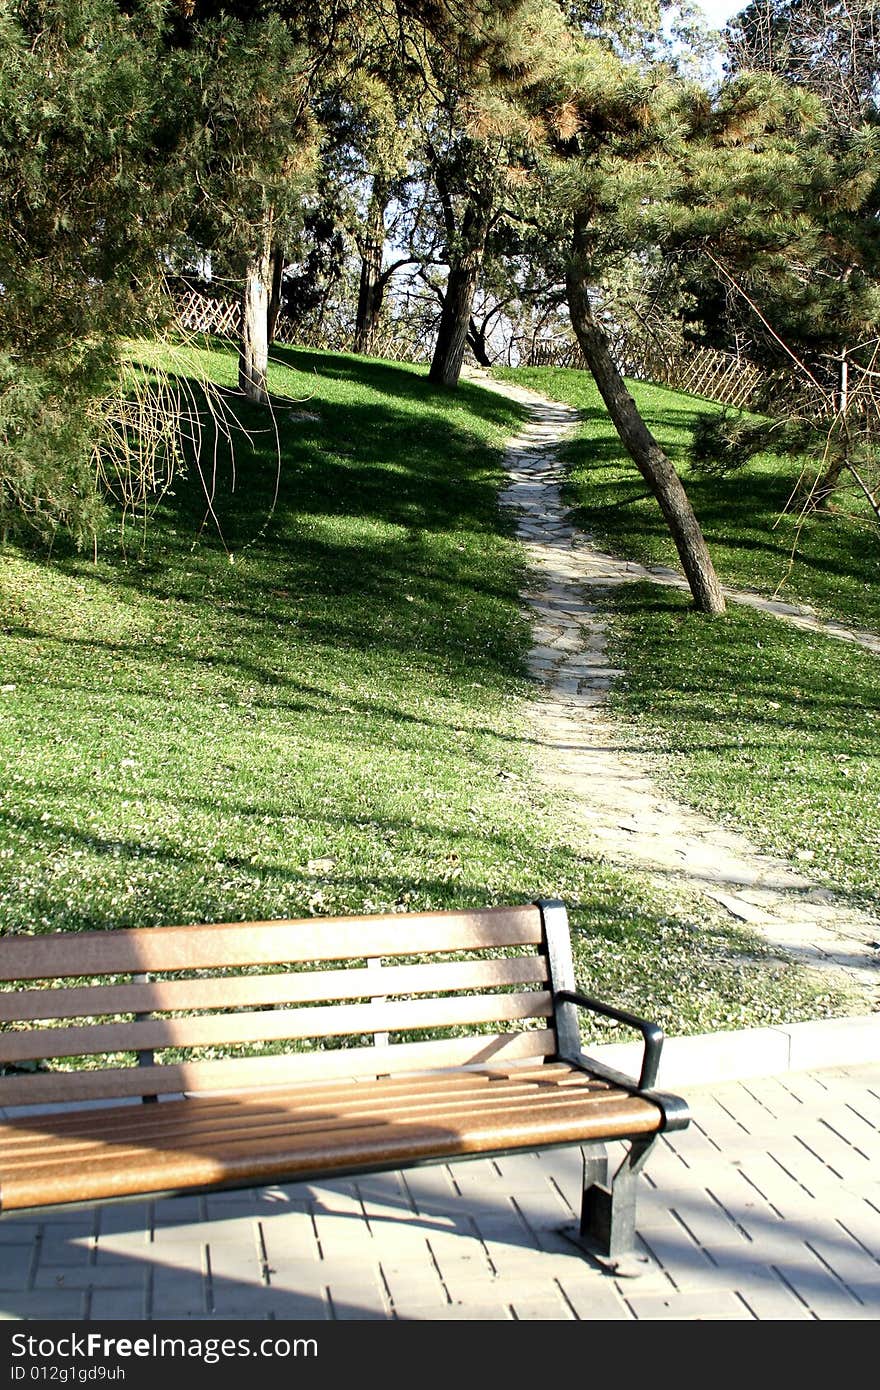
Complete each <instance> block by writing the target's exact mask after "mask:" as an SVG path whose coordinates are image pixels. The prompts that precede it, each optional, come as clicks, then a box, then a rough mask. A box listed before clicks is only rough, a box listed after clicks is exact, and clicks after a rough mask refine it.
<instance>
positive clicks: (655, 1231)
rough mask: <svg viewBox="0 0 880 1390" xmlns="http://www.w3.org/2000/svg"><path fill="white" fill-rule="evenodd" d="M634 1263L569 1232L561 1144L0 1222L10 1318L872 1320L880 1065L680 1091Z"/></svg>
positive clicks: (0, 1287) (572, 1162)
mask: <svg viewBox="0 0 880 1390" xmlns="http://www.w3.org/2000/svg"><path fill="white" fill-rule="evenodd" d="M684 1089H685V1092H686V1094H687V1095H688V1098H689V1100H690V1102H691V1105H692V1108H693V1114H694V1123H693V1124H692V1126H691V1128H690V1129H689V1130H687V1131H685V1132H684V1133H681V1134H672V1135H668V1136H663V1137H662V1138H661V1140H660V1142H659V1145H658V1149H657V1152H656V1153H655V1155H654V1156H653V1158H652V1160H651V1162H650V1164H649V1166H648V1171H647V1176H646V1177H644V1178H643V1179H642V1182H641V1193H640V1198H639V1201H640V1209H639V1221H638V1228H639V1257H640V1259H639V1263H638V1268H639V1270H640V1271H641V1272H640V1273H639V1274H638V1275H636V1276H635V1277H627V1278H622V1277H616V1276H614V1275H611V1274H609V1273H607V1272H606V1271H605V1270H603V1269H601V1268H600V1267H599V1266H597V1265H595V1264H593V1263H591V1262H590V1261H588V1260H587V1259H584V1258H583V1257H582V1256H581V1255H580V1254H579V1253H578V1252H577V1251H575V1250H574V1248H573V1247H572V1246H571V1245H570V1244H569V1243H568V1241H567V1240H566V1239H565V1238H564V1237H563V1236H562V1235H561V1234H560V1228H561V1227H562V1226H563V1225H564V1224H566V1223H567V1222H569V1221H570V1220H571V1218H572V1216H573V1214H574V1212H575V1211H576V1209H577V1206H578V1201H579V1181H580V1155H579V1151H578V1150H577V1149H573V1148H565V1149H558V1150H554V1151H551V1152H545V1153H523V1154H518V1155H515V1156H512V1157H507V1158H500V1159H498V1160H497V1161H493V1160H486V1159H481V1160H476V1161H471V1162H458V1163H453V1164H448V1165H439V1166H437V1167H434V1168H420V1169H411V1170H407V1171H402V1172H399V1173H392V1174H383V1175H380V1176H376V1177H372V1176H367V1177H365V1178H363V1179H361V1180H349V1181H345V1182H333V1183H326V1184H324V1183H301V1184H292V1185H289V1186H276V1187H272V1188H266V1189H261V1190H257V1191H253V1192H242V1193H228V1194H222V1195H220V1196H217V1197H207V1198H206V1197H203V1198H180V1199H165V1200H162V1201H158V1202H155V1203H143V1202H138V1203H132V1204H127V1205H116V1206H108V1207H96V1208H88V1209H84V1210H83V1211H79V1212H75V1213H69V1214H67V1215H66V1216H65V1215H64V1214H61V1215H60V1216H58V1217H51V1218H47V1219H45V1220H42V1221H33V1220H29V1219H12V1220H9V1219H7V1220H6V1221H4V1222H2V1223H0V1236H2V1238H3V1239H2V1247H0V1261H2V1270H3V1277H2V1279H0V1317H2V1318H4V1319H13V1320H42V1319H57V1320H62V1321H69V1320H74V1321H81V1320H89V1319H90V1320H92V1321H98V1322H100V1321H102V1320H105V1319H106V1320H111V1319H114V1318H126V1319H133V1320H143V1321H159V1320H164V1319H174V1318H184V1319H193V1320H214V1321H218V1322H230V1321H237V1320H250V1319H272V1318H275V1319H331V1320H332V1319H339V1320H344V1319H350V1318H355V1319H386V1320H387V1319H406V1320H419V1321H423V1320H447V1319H451V1320H472V1319H491V1320H495V1319H501V1320H505V1319H506V1320H523V1319H525V1320H557V1319H559V1320H586V1321H590V1320H594V1321H595V1320H600V1321H605V1320H643V1319H648V1320H677V1321H694V1320H704V1319H712V1320H715V1319H722V1320H729V1319H747V1320H750V1321H754V1320H756V1319H758V1320H803V1319H805V1318H806V1319H810V1320H824V1319H829V1318H830V1319H842V1318H846V1319H850V1318H855V1319H862V1318H877V1317H878V1316H880V1178H878V1175H880V1127H878V1124H877V1119H878V1117H880V1061H876V1062H874V1063H872V1064H871V1065H868V1066H863V1067H849V1068H826V1069H822V1070H816V1071H813V1072H807V1073H789V1074H785V1075H783V1076H780V1077H768V1076H765V1077H762V1078H752V1079H749V1080H743V1081H728V1082H723V1083H717V1084H715V1085H714V1086H692V1087H686V1088H684Z"/></svg>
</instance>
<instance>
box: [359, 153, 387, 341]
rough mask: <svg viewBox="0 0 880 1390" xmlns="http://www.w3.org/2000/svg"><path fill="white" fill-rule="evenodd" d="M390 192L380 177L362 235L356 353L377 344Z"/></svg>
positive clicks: (383, 287)
mask: <svg viewBox="0 0 880 1390" xmlns="http://www.w3.org/2000/svg"><path fill="white" fill-rule="evenodd" d="M387 205H388V193H387V191H386V188H385V185H384V184H382V183H380V182H379V180H378V179H376V180H375V181H374V183H373V193H372V197H371V198H370V206H369V207H368V209H367V218H366V222H365V224H364V231H363V235H362V236H361V237H360V238H359V241H358V248H359V250H360V253H361V278H360V285H359V286H358V302H357V316H356V318H355V326H354V350H355V352H363V353H371V352H372V351H373V349H374V348H375V346H376V332H377V330H378V327H379V315H380V313H381V311H382V299H383V297H384V293H385V281H384V280H383V278H382V252H383V250H384V247H385V208H386V207H387Z"/></svg>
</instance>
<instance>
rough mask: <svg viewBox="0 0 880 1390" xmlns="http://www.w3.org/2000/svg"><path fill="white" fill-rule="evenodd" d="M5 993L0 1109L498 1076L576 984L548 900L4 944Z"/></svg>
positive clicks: (544, 1038) (542, 1044)
mask: <svg viewBox="0 0 880 1390" xmlns="http://www.w3.org/2000/svg"><path fill="white" fill-rule="evenodd" d="M550 920H552V922H553V931H552V934H551V940H550V941H549V942H548V934H547V930H546V922H547V921H550ZM551 974H552V976H553V978H551ZM0 980H2V981H5V982H9V983H10V984H11V985H12V986H13V987H12V988H5V989H2V990H0V1025H2V1029H0V1067H2V1069H3V1071H4V1073H5V1074H4V1075H0V1106H16V1105H30V1104H37V1103H39V1104H44V1103H55V1102H63V1101H70V1100H86V1099H91V1100H99V1099H110V1098H113V1099H118V1098H121V1097H129V1096H131V1097H137V1096H153V1095H167V1094H174V1093H178V1092H182V1091H187V1092H191V1091H206V1090H208V1091H213V1090H230V1089H235V1090H241V1089H249V1088H251V1087H253V1086H271V1085H283V1084H285V1083H288V1082H292V1081H296V1080H300V1079H303V1080H304V1079H306V1078H309V1079H311V1078H313V1077H328V1078H329V1077H334V1076H349V1077H350V1076H370V1077H375V1076H381V1075H389V1074H392V1073H395V1072H401V1071H407V1072H413V1071H423V1070H432V1069H435V1068H438V1067H448V1066H467V1065H475V1064H481V1065H491V1064H493V1063H497V1064H499V1065H501V1066H505V1067H506V1066H507V1065H508V1064H510V1063H517V1062H520V1061H523V1060H527V1059H531V1060H534V1059H537V1058H541V1057H546V1056H552V1055H555V1053H556V1051H557V1040H556V1031H555V1028H554V1024H553V1000H552V987H553V986H554V985H555V987H556V988H569V987H570V986H571V980H570V951H569V947H568V930H567V924H566V922H565V913H564V909H563V908H562V906H561V904H555V903H554V904H543V905H537V904H530V905H528V906H524V907H515V908H487V909H485V910H481V911H473V912H433V913H419V914H401V915H393V916H374V917H361V918H350V917H346V918H320V919H316V918H312V919H308V920H305V921H284V922H247V923H230V924H225V923H223V924H215V925H208V926H188V927H151V928H139V929H133V930H122V929H120V930H114V931H106V932H84V933H49V934H47V935H44V936H28V937H25V936H20V937H16V936H12V937H6V938H5V939H3V940H2V941H0ZM548 986H550V988H548ZM489 1025H492V1026H491V1027H490V1026H489ZM425 1030H430V1031H431V1034H432V1036H431V1038H430V1039H428V1040H425V1039H424V1037H423V1036H420V1035H423V1034H424V1032H425ZM436 1033H439V1034H440V1036H436V1035H435V1034H436ZM392 1038H395V1039H396V1040H395V1041H392ZM319 1040H321V1041H320V1042H319ZM218 1051H220V1052H222V1053H223V1054H224V1055H223V1056H221V1057H218V1056H217V1053H218ZM157 1054H158V1055H157ZM74 1058H75V1059H77V1062H76V1065H75V1066H74V1067H73V1068H72V1069H71V1063H70V1060H69V1059H74ZM35 1064H40V1070H32V1068H34V1065H35ZM59 1064H60V1065H59Z"/></svg>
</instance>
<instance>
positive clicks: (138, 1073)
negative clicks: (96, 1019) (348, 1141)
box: [0, 1028, 556, 1106]
mask: <svg viewBox="0 0 880 1390" xmlns="http://www.w3.org/2000/svg"><path fill="white" fill-rule="evenodd" d="M555 1047H556V1038H555V1034H554V1031H553V1029H552V1028H540V1029H539V1028H535V1029H530V1030H529V1031H528V1032H521V1033H487V1034H482V1035H477V1036H473V1037H464V1038H448V1039H443V1040H441V1041H433V1040H432V1041H430V1042H412V1043H396V1044H394V1045H393V1046H391V1047H383V1048H377V1047H359V1048H338V1049H337V1048H328V1049H317V1050H314V1051H308V1052H302V1053H289V1052H288V1053H283V1054H276V1055H273V1056H268V1057H237V1058H229V1059H227V1060H225V1061H216V1062H181V1063H174V1064H168V1065H161V1066H153V1067H135V1066H131V1067H102V1068H100V1069H98V1070H95V1071H87V1070H84V1069H83V1070H77V1071H56V1072H37V1073H29V1074H28V1075H26V1076H2V1077H0V1106H16V1105H44V1104H54V1103H55V1102H64V1101H71V1100H106V1099H117V1098H121V1097H125V1096H150V1095H169V1094H175V1093H178V1092H183V1091H208V1090H215V1091H222V1090H232V1089H238V1088H241V1087H244V1088H248V1087H250V1086H271V1085H273V1084H274V1085H276V1086H277V1085H279V1084H283V1083H284V1082H285V1081H287V1080H289V1079H291V1078H294V1077H297V1076H300V1077H302V1076H310V1077H311V1076H314V1077H322V1078H323V1077H331V1076H349V1077H356V1076H362V1077H376V1076H384V1075H385V1074H387V1073H392V1072H395V1071H397V1072H400V1071H413V1072H417V1071H430V1070H431V1069H432V1068H434V1067H461V1066H480V1065H487V1064H492V1063H499V1062H501V1063H506V1062H508V1061H510V1060H518V1059H520V1058H525V1057H546V1056H551V1055H552V1054H553V1052H554V1051H555Z"/></svg>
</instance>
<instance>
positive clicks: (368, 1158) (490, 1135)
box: [0, 1064, 662, 1211]
mask: <svg viewBox="0 0 880 1390" xmlns="http://www.w3.org/2000/svg"><path fill="white" fill-rule="evenodd" d="M661 1123H662V1113H661V1111H660V1110H659V1108H658V1107H657V1105H655V1104H653V1103H652V1102H651V1101H649V1100H644V1099H641V1098H639V1097H637V1096H633V1095H631V1094H629V1093H628V1092H626V1091H623V1090H621V1089H620V1088H619V1087H615V1086H612V1085H610V1084H609V1083H608V1082H605V1081H602V1080H598V1079H596V1078H592V1077H590V1076H588V1075H586V1074H585V1073H584V1072H581V1071H577V1070H575V1069H574V1068H572V1067H570V1066H567V1065H564V1064H557V1065H547V1066H540V1065H532V1066H523V1067H521V1068H518V1069H513V1068H511V1069H510V1070H507V1071H495V1070H480V1071H465V1070H461V1071H453V1072H446V1073H437V1074H435V1075H423V1076H416V1077H407V1078H394V1079H391V1078H389V1079H380V1080H375V1081H373V1082H372V1083H371V1084H370V1085H369V1086H364V1084H363V1083H360V1084H357V1083H356V1084H348V1083H346V1082H344V1081H330V1082H325V1083H323V1084H322V1085H321V1086H320V1087H315V1086H314V1085H299V1086H293V1087H289V1088H283V1089H281V1088H279V1089H278V1090H272V1091H269V1092H267V1093H265V1094H263V1095H259V1096H257V1095H255V1096H252V1097H246V1096H223V1095H218V1096H216V1097H211V1096H197V1097H192V1098H190V1099H183V1100H169V1101H165V1102H163V1103H162V1104H160V1105H151V1106H111V1107H103V1108H101V1109H97V1110H95V1109H91V1110H85V1111H74V1112H67V1113H65V1112H61V1113H57V1112H56V1113H53V1114H50V1115H44V1116H38V1117H35V1118H33V1119H24V1118H22V1119H18V1120H13V1121H11V1122H8V1123H7V1124H5V1125H3V1126H0V1173H2V1189H0V1198H2V1203H3V1209H4V1210H5V1211H9V1210H15V1209H22V1208H28V1207H31V1206H34V1205H42V1206H45V1205H46V1204H51V1205H55V1204H64V1203H69V1202H88V1201H100V1200H104V1199H107V1198H117V1197H125V1196H136V1195H145V1194H148V1193H154V1194H155V1193H160V1192H161V1193H167V1192H175V1191H192V1190H193V1189H204V1190H207V1189H210V1188H214V1187H217V1186H231V1187H234V1186H240V1185H248V1186H249V1185H252V1184H254V1183H261V1184H262V1183H272V1182H276V1181H280V1180H282V1179H283V1180H286V1181H292V1180H296V1179H304V1178H315V1177H319V1176H321V1175H322V1174H324V1175H327V1174H332V1175H334V1176H338V1175H340V1174H344V1173H353V1172H359V1171H364V1170H368V1171H376V1170H379V1169H383V1168H397V1167H406V1166H408V1165H411V1164H415V1163H419V1162H425V1161H427V1160H431V1161H437V1160H439V1159H442V1158H456V1157H462V1156H465V1155H468V1154H487V1153H501V1152H509V1151H510V1150H513V1149H522V1148H532V1147H534V1146H535V1145H540V1146H544V1147H546V1146H548V1145H555V1144H578V1143H582V1142H589V1141H592V1140H596V1139H600V1140H602V1139H611V1138H621V1139H624V1138H632V1137H633V1136H634V1135H637V1134H653V1133H655V1132H656V1131H657V1130H658V1129H659V1128H660V1126H661Z"/></svg>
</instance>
